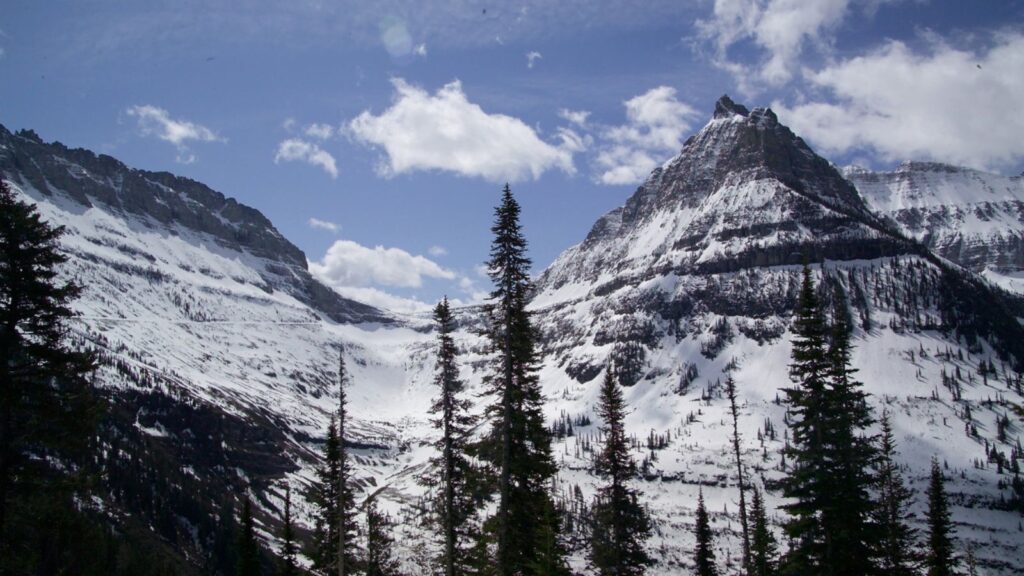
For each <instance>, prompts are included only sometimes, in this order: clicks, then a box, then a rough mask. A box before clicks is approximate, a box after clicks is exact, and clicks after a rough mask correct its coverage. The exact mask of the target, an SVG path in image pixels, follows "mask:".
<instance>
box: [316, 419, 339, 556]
mask: <svg viewBox="0 0 1024 576" xmlns="http://www.w3.org/2000/svg"><path fill="white" fill-rule="evenodd" d="M339 459H340V453H339V451H338V426H337V423H336V422H335V419H334V416H331V423H330V424H329V425H328V426H327V440H326V441H325V442H324V459H323V464H321V465H320V467H318V468H317V482H316V484H315V485H314V493H313V494H312V498H311V500H312V501H313V503H314V505H315V512H314V518H315V533H314V544H315V549H314V550H313V551H312V554H311V556H312V557H313V568H314V569H316V570H317V571H319V572H320V573H322V574H332V573H333V569H334V567H335V566H336V565H337V562H336V561H335V559H336V558H337V550H338V548H337V545H336V543H337V542H338V468H339V465H340V460H339Z"/></svg>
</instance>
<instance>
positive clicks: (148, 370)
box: [0, 127, 429, 573]
mask: <svg viewBox="0 0 1024 576" xmlns="http://www.w3.org/2000/svg"><path fill="white" fill-rule="evenodd" d="M0 173H2V176H3V177H4V179H6V180H8V181H9V182H10V183H11V185H12V187H13V188H14V189H15V191H16V192H17V193H19V194H20V195H21V196H22V198H23V199H25V200H27V201H30V202H33V203H35V204H36V206H37V207H38V209H39V211H40V213H41V215H42V217H43V218H44V219H45V220H47V221H49V222H51V223H54V224H58V225H62V226H64V228H65V234H64V236H63V238H62V239H61V248H62V249H63V251H64V252H65V253H67V254H68V256H69V261H68V263H67V265H66V266H65V269H64V271H63V273H64V274H65V275H66V277H69V278H72V279H74V280H75V281H76V282H77V283H78V284H79V285H80V286H82V288H83V292H82V295H81V297H80V298H79V299H78V300H77V301H75V302H74V303H73V307H74V309H75V310H76V311H77V312H78V313H79V315H80V316H79V317H78V318H77V319H76V320H75V321H74V322H72V324H71V326H70V328H71V337H72V339H73V341H74V342H75V343H76V344H78V345H80V346H84V347H88V348H91V349H93V350H95V351H96V352H97V353H98V355H99V359H100V368H99V370H98V372H97V374H96V382H97V384H98V385H99V387H100V392H101V395H103V396H104V397H105V398H107V399H108V400H109V401H110V403H111V409H110V410H109V411H108V412H107V414H106V417H105V418H104V421H103V423H102V424H101V426H100V438H101V445H102V446H103V447H104V449H103V450H102V451H101V454H102V458H101V462H100V463H99V464H98V465H99V466H100V468H101V470H102V473H103V477H104V478H105V479H106V480H105V482H104V484H103V485H102V487H101V492H100V496H101V497H102V499H103V502H104V504H103V507H102V510H103V511H104V513H107V514H109V515H110V516H111V521H112V522H114V524H115V525H116V526H117V527H118V530H119V531H121V532H125V533H137V532H143V533H145V532H153V533H155V536H156V537H157V539H158V540H159V541H162V542H164V543H165V544H166V546H167V547H168V548H169V549H171V550H174V551H175V552H176V553H177V554H180V555H181V560H182V562H181V563H180V564H182V565H191V566H192V567H193V568H194V569H195V571H196V573H209V572H216V571H217V570H221V571H226V572H231V571H233V566H232V560H231V556H230V543H232V542H234V540H233V537H232V536H231V534H230V530H231V528H230V526H231V523H230V522H227V523H225V521H224V517H225V515H226V516H227V517H228V518H229V519H230V517H231V515H232V510H234V509H235V508H236V505H237V501H236V499H237V498H238V497H239V496H240V495H242V494H244V493H246V492H249V493H251V494H252V495H253V497H255V498H256V499H257V516H258V517H259V518H260V522H261V524H262V525H263V526H264V527H265V530H266V532H264V535H265V536H270V535H272V534H273V527H274V526H275V525H276V523H277V521H278V518H277V515H278V514H279V513H280V503H281V497H282V495H283V487H282V482H285V481H287V482H290V483H291V484H292V485H293V487H294V493H295V494H296V495H297V498H296V499H297V500H299V502H297V506H296V507H297V512H298V513H299V515H300V518H306V515H307V514H308V506H307V505H306V504H305V503H304V502H303V501H302V498H301V497H302V495H304V494H305V491H306V487H307V484H308V482H309V479H310V478H311V477H312V467H313V466H314V464H315V463H316V461H317V458H318V454H319V450H320V442H322V437H323V433H324V431H325V430H326V426H327V421H328V418H329V415H330V412H331V410H332V409H333V408H334V403H335V401H336V400H334V399H333V398H336V385H337V384H336V382H335V374H336V373H335V370H336V366H337V357H338V353H339V348H344V349H345V351H346V355H347V358H348V359H349V361H350V366H351V372H352V378H353V382H354V383H356V385H357V390H355V391H354V392H353V393H351V394H350V398H351V402H352V408H353V411H354V412H355V413H356V414H357V416H356V418H355V421H354V422H353V423H352V424H351V426H350V428H351V430H352V434H351V436H350V437H349V442H350V443H351V444H352V445H353V450H354V451H355V453H356V454H359V458H360V463H359V466H358V467H357V478H358V479H359V481H360V482H364V483H366V484H367V485H368V486H369V485H371V484H373V483H375V482H376V478H379V477H383V475H385V474H390V473H391V472H392V470H390V469H388V470H385V471H384V472H382V471H381V470H382V468H381V464H380V462H381V457H382V455H385V456H387V458H388V459H389V460H395V459H398V461H399V462H401V459H400V458H398V451H399V447H400V446H401V445H402V443H403V442H405V440H403V436H402V435H403V434H404V432H403V429H402V427H401V426H400V423H401V422H402V419H403V418H405V417H406V416H407V415H409V414H417V413H422V407H421V405H420V403H419V402H417V400H418V398H419V396H415V395H414V396H411V397H409V395H408V394H407V384H408V382H407V380H408V374H407V373H408V372H409V369H408V368H407V367H408V365H409V364H410V363H411V361H412V360H411V355H412V353H413V350H411V349H415V347H416V346H417V345H418V344H419V343H424V342H425V341H426V340H427V339H428V338H429V336H428V335H427V334H425V333H423V332H422V331H421V330H420V329H419V325H421V324H423V322H421V321H418V320H416V319H402V318H400V317H398V316H395V315H392V314H390V313H387V312H383V311H380V310H378V309H375V308H373V307H370V306H367V305H365V304H361V303H358V302H354V301H351V300H347V299H344V298H342V297H340V296H339V295H338V294H336V293H335V292H333V291H332V290H330V289H328V288H326V287H325V286H323V285H321V284H320V283H319V282H317V281H316V280H315V279H314V278H313V277H312V276H311V275H310V273H309V272H308V270H307V269H306V260H305V256H304V255H303V254H302V252H301V251H300V250H299V249H298V248H296V247H295V246H294V245H292V244H291V243H290V242H288V241H287V240H286V239H284V238H283V237H282V236H281V235H280V233H278V232H277V230H276V229H274V227H273V226H272V225H271V223H270V222H269V220H267V219H266V218H265V217H264V216H263V215H262V214H260V213H259V212H257V211H255V210H253V209H252V208H249V207H246V206H243V205H240V204H238V203H237V202H235V201H234V200H231V199H227V198H225V197H224V196H223V195H221V194H219V193H217V192H214V191H212V190H210V189H209V188H207V187H205V186H204V185H202V184H199V183H197V182H194V181H191V180H188V179H183V178H179V177H175V176H172V175H170V174H166V173H151V172H145V171H141V170H134V169H130V168H128V167H126V166H124V165H123V164H121V163H120V162H118V161H116V160H114V159H113V158H110V157H107V156H95V155H93V154H92V153H91V152H88V151H85V150H69V149H67V148H65V147H64V146H62V145H60V144H44V143H43V142H42V141H41V140H40V139H39V138H38V137H37V136H35V135H34V134H32V133H29V132H20V133H18V134H11V133H10V132H8V131H6V130H5V129H3V128H2V127H0ZM403 396H405V397H407V398H411V400H409V401H403ZM136 518H139V519H142V522H141V526H139V525H134V524H133V522H137V521H136V520H134V519H136ZM225 531H227V532H225ZM225 542H226V543H228V544H224V545H222V544H223V543H225ZM218 543H221V544H218Z"/></svg>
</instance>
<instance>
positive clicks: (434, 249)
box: [427, 246, 448, 258]
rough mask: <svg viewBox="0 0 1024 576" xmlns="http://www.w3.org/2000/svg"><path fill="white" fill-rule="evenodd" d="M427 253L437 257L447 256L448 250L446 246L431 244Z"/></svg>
mask: <svg viewBox="0 0 1024 576" xmlns="http://www.w3.org/2000/svg"><path fill="white" fill-rule="evenodd" d="M427 254H430V255H431V256H433V257H435V258H437V257H439V256H447V255H448V250H447V249H446V248H445V247H444V246H431V247H430V248H428V249H427Z"/></svg>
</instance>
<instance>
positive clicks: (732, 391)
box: [725, 374, 750, 572]
mask: <svg viewBox="0 0 1024 576" xmlns="http://www.w3.org/2000/svg"><path fill="white" fill-rule="evenodd" d="M725 394H726V396H727V397H728V398H729V413H730V414H731V415H732V451H733V455H735V456H736V483H737V484H739V488H740V528H741V529H742V531H743V542H742V546H743V549H742V553H743V567H744V570H746V571H747V572H750V525H749V523H748V522H747V492H746V478H745V476H744V474H743V457H742V452H741V451H740V415H739V408H738V407H737V406H736V381H735V380H733V378H732V375H731V374H730V375H729V377H728V378H726V379H725Z"/></svg>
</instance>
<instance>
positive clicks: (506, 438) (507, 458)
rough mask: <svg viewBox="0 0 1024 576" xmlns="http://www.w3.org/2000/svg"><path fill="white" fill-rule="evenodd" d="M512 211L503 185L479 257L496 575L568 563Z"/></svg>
mask: <svg viewBox="0 0 1024 576" xmlns="http://www.w3.org/2000/svg"><path fill="white" fill-rule="evenodd" d="M519 213H520V208H519V203H518V202H516V200H515V198H514V197H513V196H512V191H511V189H510V188H509V187H508V185H506V186H505V189H504V190H503V192H502V198H501V203H500V204H499V205H498V207H497V208H496V209H495V212H494V214H495V220H494V226H493V227H492V228H491V231H492V232H493V233H494V241H493V243H492V244H491V258H490V260H489V261H488V263H487V265H488V271H489V274H490V277H491V280H492V281H493V282H494V291H493V292H491V296H490V303H489V304H488V307H487V311H488V336H489V338H490V340H491V345H492V348H493V350H494V351H495V353H496V354H495V360H496V361H495V366H494V370H493V373H492V374H491V375H490V376H489V378H488V383H489V387H490V392H491V393H492V394H493V395H494V397H495V399H496V401H495V402H494V403H493V404H492V405H490V406H489V407H488V409H487V415H488V416H489V418H490V419H491V421H492V423H493V425H492V427H491V430H490V431H489V433H488V435H487V437H486V438H485V439H484V441H483V442H482V444H481V445H480V451H479V453H480V456H481V457H482V458H483V459H485V460H487V461H489V462H490V463H491V464H492V465H493V466H494V468H495V473H496V476H497V478H496V484H497V496H498V507H497V513H496V515H495V516H494V517H493V518H492V519H490V520H489V522H488V525H489V528H490V529H491V530H492V531H493V534H494V539H495V542H496V546H497V558H496V570H497V572H498V574H499V575H500V576H513V575H515V576H519V575H534V574H537V575H539V574H563V573H567V571H568V569H567V567H566V565H565V561H564V559H563V558H562V556H563V551H562V547H561V545H560V543H559V541H558V538H559V522H558V515H557V513H556V511H555V507H554V502H553V501H552V498H551V494H550V490H551V481H552V479H553V478H554V475H555V472H556V467H555V462H554V459H553V457H552V455H551V432H550V431H549V430H548V428H547V426H545V423H544V412H543V404H544V398H543V396H542V394H541V390H540V382H539V381H538V378H537V373H536V370H537V353H536V349H535V335H534V332H533V326H532V324H531V322H530V316H529V314H528V313H527V312H526V300H527V297H528V295H529V290H530V260H529V258H527V256H526V239H525V238H524V237H523V233H522V229H521V228H520V225H519Z"/></svg>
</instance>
